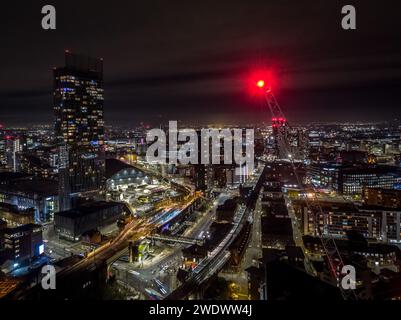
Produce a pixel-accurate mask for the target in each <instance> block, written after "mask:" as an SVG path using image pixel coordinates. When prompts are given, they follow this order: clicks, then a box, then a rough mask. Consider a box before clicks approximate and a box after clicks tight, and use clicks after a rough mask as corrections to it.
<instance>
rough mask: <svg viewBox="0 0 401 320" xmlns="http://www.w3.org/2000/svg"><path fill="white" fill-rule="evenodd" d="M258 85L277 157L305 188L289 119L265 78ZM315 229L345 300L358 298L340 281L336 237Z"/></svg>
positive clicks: (330, 270)
mask: <svg viewBox="0 0 401 320" xmlns="http://www.w3.org/2000/svg"><path fill="white" fill-rule="evenodd" d="M256 85H257V87H258V88H259V89H260V90H261V92H262V93H263V94H264V97H265V99H266V103H267V105H268V107H269V109H270V113H271V116H272V130H273V137H274V147H275V155H276V158H278V159H288V160H289V161H290V163H291V167H292V170H293V173H294V175H295V177H296V179H297V183H298V185H299V186H300V188H303V187H302V186H303V184H302V181H301V180H300V178H299V176H298V174H297V170H296V167H295V164H294V157H293V156H292V155H291V153H290V146H289V138H290V136H289V134H288V133H289V131H290V130H289V129H290V127H289V125H288V122H287V119H286V117H285V115H284V113H283V111H282V109H281V107H280V105H279V104H278V102H277V100H276V98H275V96H274V94H273V91H272V89H271V87H270V86H268V85H267V84H266V82H265V81H264V80H259V81H257V83H256ZM305 199H306V206H307V208H308V210H309V211H310V212H311V213H313V212H314V211H313V208H312V204H311V203H310V199H308V197H306V198H305ZM316 203H317V207H318V214H321V216H322V217H323V216H324V215H323V210H322V207H321V205H320V203H319V201H317V202H316ZM316 229H317V230H315V233H316V234H317V235H318V237H319V239H320V241H321V244H322V247H323V250H324V253H325V255H326V258H327V263H328V267H329V272H330V274H331V276H332V277H333V279H335V280H336V282H337V285H338V287H339V288H340V290H341V294H342V296H343V298H344V300H356V299H357V295H356V293H355V291H354V290H345V289H343V288H342V286H341V284H340V283H339V281H338V276H339V274H340V273H341V270H342V269H343V266H344V265H345V264H344V261H343V258H342V256H341V254H340V251H339V250H338V247H337V244H336V241H335V239H334V238H333V237H332V236H331V235H330V234H327V236H324V235H323V234H322V232H321V230H320V228H319V226H317V228H316Z"/></svg>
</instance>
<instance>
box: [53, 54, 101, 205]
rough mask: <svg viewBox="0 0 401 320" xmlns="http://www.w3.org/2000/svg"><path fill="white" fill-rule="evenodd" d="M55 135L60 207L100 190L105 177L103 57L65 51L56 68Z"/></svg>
mask: <svg viewBox="0 0 401 320" xmlns="http://www.w3.org/2000/svg"><path fill="white" fill-rule="evenodd" d="M53 94H54V114H55V135H56V137H57V138H58V140H59V141H60V152H61V153H63V154H64V155H65V154H67V155H68V157H65V156H63V163H60V202H61V203H60V208H61V210H63V209H68V208H69V207H70V205H71V201H70V199H71V196H72V195H74V194H77V193H80V192H87V191H93V190H96V189H99V188H100V187H101V186H102V183H103V178H104V150H103V147H104V120H103V60H102V59H98V58H91V57H87V56H83V55H77V54H72V53H70V52H68V51H66V53H65V66H64V67H61V68H55V69H54V93H53Z"/></svg>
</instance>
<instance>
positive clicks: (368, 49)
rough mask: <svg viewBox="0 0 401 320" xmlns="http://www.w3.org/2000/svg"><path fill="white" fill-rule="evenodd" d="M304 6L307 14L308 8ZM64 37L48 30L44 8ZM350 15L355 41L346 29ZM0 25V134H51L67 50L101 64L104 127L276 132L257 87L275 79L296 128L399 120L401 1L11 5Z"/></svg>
mask: <svg viewBox="0 0 401 320" xmlns="http://www.w3.org/2000/svg"><path fill="white" fill-rule="evenodd" d="M301 3H302V4H301ZM45 4H52V5H54V6H55V7H56V10H57V30H49V31H45V30H42V28H41V19H42V14H41V8H42V6H43V5H45ZM345 4H353V5H355V7H356V10H357V30H355V31H344V30H342V29H341V26H340V23H341V17H342V16H341V7H342V5H345ZM1 11H2V15H1V20H0V27H1V28H0V41H1V50H0V122H1V123H3V124H5V125H15V124H28V123H46V122H47V123H51V121H52V117H53V111H52V68H53V67H55V66H62V65H63V64H64V50H65V49H69V50H70V51H72V52H74V53H82V54H88V55H92V56H96V57H103V58H104V72H105V74H104V78H105V120H106V123H107V124H123V125H134V124H137V123H139V122H141V121H145V122H151V123H154V124H156V123H158V122H165V121H168V120H175V119H177V120H185V121H190V122H192V123H202V122H213V123H222V122H224V123H233V122H241V123H245V122H249V121H262V120H268V119H269V114H268V112H267V110H265V107H264V105H263V103H262V101H261V99H260V97H259V98H257V97H254V96H252V95H250V94H249V92H248V91H249V90H248V88H247V84H248V81H247V79H249V75H250V74H252V72H254V71H255V70H258V69H268V70H270V71H271V72H272V74H274V83H275V88H273V89H274V91H275V92H276V97H277V98H278V100H279V101H280V104H281V106H282V108H283V110H284V112H285V113H286V114H287V117H288V118H289V119H290V121H291V122H293V123H294V122H295V123H305V122H312V121H371V120H390V119H393V118H395V117H400V116H401V112H400V107H401V90H400V89H401V1H399V0H395V1H390V0H385V1H377V0H375V1H373V0H372V1H369V0H363V1H339V0H325V1H313V0H308V1H295V0H291V1H290V0H263V1H256V0H241V1H233V0H231V1H225V0H213V1H209V0H198V1H193V0H183V1H178V0H160V1H153V0H141V1H138V0H131V1H119V0H114V1H92V0H85V1H83V0H81V1H76V0H69V1H65V0H64V1H52V0H50V1H49V0H48V1H29V2H28V1H13V4H12V3H11V1H7V3H3V2H2V4H1Z"/></svg>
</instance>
